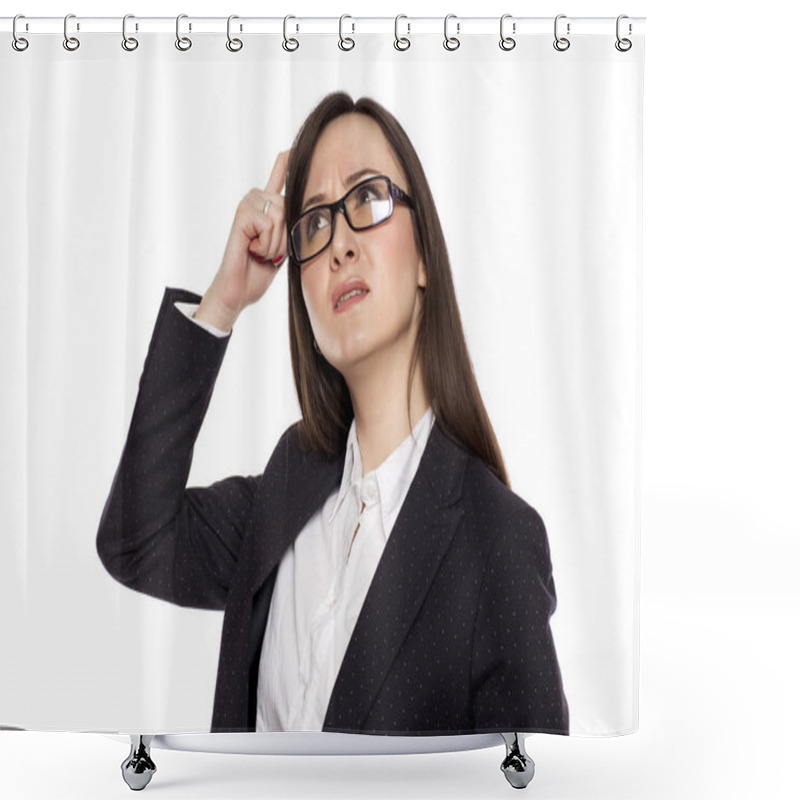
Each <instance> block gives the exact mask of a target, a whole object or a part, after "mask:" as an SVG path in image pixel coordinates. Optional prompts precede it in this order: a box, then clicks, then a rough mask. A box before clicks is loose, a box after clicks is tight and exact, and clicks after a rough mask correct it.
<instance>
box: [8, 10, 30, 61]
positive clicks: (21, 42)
mask: <svg viewBox="0 0 800 800" xmlns="http://www.w3.org/2000/svg"><path fill="white" fill-rule="evenodd" d="M18 19H25V16H24V15H23V14H17V16H16V17H14V23H13V25H12V26H11V33H12V35H13V37H14V38H13V39H12V41H11V46H12V47H13V48H14V49H15V50H16V51H17V52H18V53H21V52H22V51H23V50H27V49H28V44H29V42H28V40H27V39H24V38H23V37H22V36H18V35H17V20H18Z"/></svg>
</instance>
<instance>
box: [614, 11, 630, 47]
mask: <svg viewBox="0 0 800 800" xmlns="http://www.w3.org/2000/svg"><path fill="white" fill-rule="evenodd" d="M623 19H628V15H627V14H620V15H619V16H618V17H617V41H616V42H614V47H616V48H617V50H619V51H620V53H627V52H628V50H630V49H631V47H633V42H631V40H630V39H620V36H619V23H620V20H623ZM631 32H632V28H631V24H630V23H628V33H631Z"/></svg>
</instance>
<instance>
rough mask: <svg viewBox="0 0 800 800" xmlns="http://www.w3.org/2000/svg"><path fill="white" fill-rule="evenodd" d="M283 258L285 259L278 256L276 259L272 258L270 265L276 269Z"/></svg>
mask: <svg viewBox="0 0 800 800" xmlns="http://www.w3.org/2000/svg"><path fill="white" fill-rule="evenodd" d="M284 258H286V256H278V257H277V258H273V259H272V263H273V264H274V265H275V266H276V267H277V266H278V264H280V263H281V261H283V259H284Z"/></svg>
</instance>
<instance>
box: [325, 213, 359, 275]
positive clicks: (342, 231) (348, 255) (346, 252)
mask: <svg viewBox="0 0 800 800" xmlns="http://www.w3.org/2000/svg"><path fill="white" fill-rule="evenodd" d="M358 255H359V247H358V239H357V238H356V234H355V231H353V229H352V228H351V227H350V225H349V224H348V222H347V218H346V217H345V215H344V212H343V211H337V212H336V223H335V225H334V227H333V239H332V240H331V256H332V258H333V261H334V263H335V264H336V266H341V265H342V264H344V263H345V262H346V261H355V260H357V259H358Z"/></svg>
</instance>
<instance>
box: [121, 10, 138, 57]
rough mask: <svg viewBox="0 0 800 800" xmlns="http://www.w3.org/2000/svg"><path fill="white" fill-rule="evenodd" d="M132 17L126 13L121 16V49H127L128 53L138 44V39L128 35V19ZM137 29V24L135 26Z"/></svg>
mask: <svg viewBox="0 0 800 800" xmlns="http://www.w3.org/2000/svg"><path fill="white" fill-rule="evenodd" d="M129 19H133V14H126V15H125V16H124V17H123V18H122V49H123V50H127V51H128V52H129V53H130V52H132V51H133V50H135V49H136V48H137V47H138V46H139V40H138V39H134V37H133V36H128V20H129ZM136 29H137V30H138V29H139V26H138V25H137V26H136Z"/></svg>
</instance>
